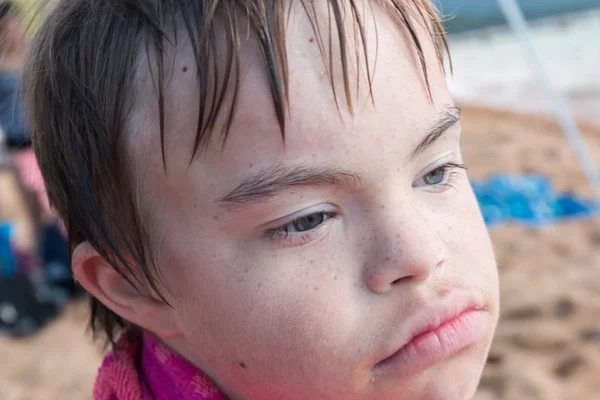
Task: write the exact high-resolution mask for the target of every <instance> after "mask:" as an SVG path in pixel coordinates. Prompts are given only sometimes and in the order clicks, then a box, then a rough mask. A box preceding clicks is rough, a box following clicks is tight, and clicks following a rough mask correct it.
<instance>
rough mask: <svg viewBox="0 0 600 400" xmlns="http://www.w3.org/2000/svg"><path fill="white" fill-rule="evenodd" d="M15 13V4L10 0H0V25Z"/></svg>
mask: <svg viewBox="0 0 600 400" xmlns="http://www.w3.org/2000/svg"><path fill="white" fill-rule="evenodd" d="M15 14H17V6H16V5H15V3H13V2H12V1H10V0H5V1H0V26H2V24H3V23H4V21H6V19H7V18H10V17H11V16H13V15H15Z"/></svg>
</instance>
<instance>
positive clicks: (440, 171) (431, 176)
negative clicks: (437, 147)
mask: <svg viewBox="0 0 600 400" xmlns="http://www.w3.org/2000/svg"><path fill="white" fill-rule="evenodd" d="M447 172H448V167H447V166H446V165H444V166H442V167H439V168H436V169H434V170H433V171H431V172H429V173H427V174H426V175H425V176H423V181H424V182H425V184H426V185H439V184H441V183H442V182H444V180H445V178H446V174H447Z"/></svg>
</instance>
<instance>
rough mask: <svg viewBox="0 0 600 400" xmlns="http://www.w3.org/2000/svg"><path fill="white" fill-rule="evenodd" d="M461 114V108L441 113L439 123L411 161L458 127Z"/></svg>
mask: <svg viewBox="0 0 600 400" xmlns="http://www.w3.org/2000/svg"><path fill="white" fill-rule="evenodd" d="M460 112H461V110H460V108H459V107H446V109H445V110H443V111H442V112H441V113H440V115H439V117H438V119H437V121H436V122H435V123H434V124H433V125H432V126H431V128H429V129H428V131H427V133H426V134H425V136H424V137H423V139H422V140H421V141H420V142H419V144H417V145H416V146H415V148H414V149H413V151H412V152H411V153H410V159H411V160H413V159H415V158H416V157H417V156H418V155H419V154H421V153H423V152H424V151H425V150H427V149H428V148H429V147H430V146H431V145H433V144H434V143H435V142H437V141H438V140H439V139H440V138H442V137H443V136H444V134H445V133H446V132H448V131H449V130H450V129H451V128H453V127H454V126H456V125H458V123H459V122H460Z"/></svg>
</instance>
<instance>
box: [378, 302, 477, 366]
mask: <svg viewBox="0 0 600 400" xmlns="http://www.w3.org/2000/svg"><path fill="white" fill-rule="evenodd" d="M422 304H427V302H421V305H422ZM417 309H420V310H421V311H420V312H415V313H413V314H409V317H408V318H407V320H406V322H405V323H404V324H403V325H404V326H405V327H407V328H405V329H402V332H400V334H399V336H398V337H397V339H396V341H395V342H394V343H395V345H393V346H390V347H389V348H388V351H386V352H385V353H383V354H385V356H384V357H382V358H381V361H379V362H377V363H376V364H375V365H374V366H373V369H372V372H373V374H374V375H375V376H376V377H380V376H383V375H387V374H390V373H393V374H399V375H407V374H410V373H415V372H418V371H421V370H424V369H426V368H428V367H430V366H432V365H434V364H436V363H438V362H440V361H442V360H445V359H446V358H449V357H451V356H452V355H454V354H456V353H458V352H460V351H461V350H463V349H465V348H467V347H470V346H472V345H474V344H476V343H477V342H479V341H480V340H481V338H482V336H483V335H484V334H485V332H486V325H487V316H486V314H485V307H484V306H483V305H481V304H480V303H478V302H477V301H476V300H475V299H472V298H464V297H463V298H459V297H454V298H450V299H446V300H445V301H443V302H439V303H438V304H435V305H434V306H430V307H427V308H425V310H423V307H417Z"/></svg>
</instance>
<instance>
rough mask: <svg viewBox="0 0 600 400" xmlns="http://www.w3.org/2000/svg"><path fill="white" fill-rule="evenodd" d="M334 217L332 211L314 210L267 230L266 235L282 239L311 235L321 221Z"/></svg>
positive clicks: (321, 223)
mask: <svg viewBox="0 0 600 400" xmlns="http://www.w3.org/2000/svg"><path fill="white" fill-rule="evenodd" d="M334 217H335V214H334V213H332V212H315V213H312V214H308V215H305V216H302V217H300V218H296V219H295V220H293V221H291V222H288V223H287V224H285V225H282V226H280V227H278V228H274V229H270V230H268V231H267V235H268V236H269V237H271V238H283V239H286V238H288V237H292V236H300V235H311V234H312V233H313V232H315V231H317V229H318V228H319V227H320V226H321V225H323V223H325V222H326V221H327V220H329V219H331V218H334Z"/></svg>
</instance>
